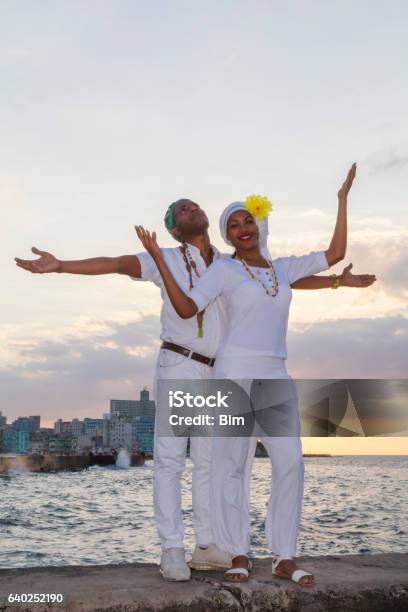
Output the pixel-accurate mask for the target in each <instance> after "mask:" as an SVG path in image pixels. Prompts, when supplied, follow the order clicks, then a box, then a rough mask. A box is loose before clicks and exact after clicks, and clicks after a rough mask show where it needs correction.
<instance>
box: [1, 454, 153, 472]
mask: <svg viewBox="0 0 408 612" xmlns="http://www.w3.org/2000/svg"><path fill="white" fill-rule="evenodd" d="M115 461H116V456H115V455H99V456H98V455H93V456H91V455H10V456H9V457H8V456H7V455H3V456H2V457H0V474H4V473H7V472H8V471H9V470H21V471H24V470H27V471H29V472H55V471H59V470H80V469H83V468H86V467H89V466H91V465H114V464H115ZM143 463H144V457H143V456H142V455H132V461H131V465H132V466H135V465H143Z"/></svg>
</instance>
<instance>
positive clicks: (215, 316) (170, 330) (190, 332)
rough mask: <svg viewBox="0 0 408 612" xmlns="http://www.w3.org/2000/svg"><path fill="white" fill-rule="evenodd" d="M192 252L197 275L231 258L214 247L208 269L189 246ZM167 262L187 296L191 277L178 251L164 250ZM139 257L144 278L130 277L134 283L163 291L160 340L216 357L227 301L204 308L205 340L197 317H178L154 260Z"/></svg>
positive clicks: (149, 257)
mask: <svg viewBox="0 0 408 612" xmlns="http://www.w3.org/2000/svg"><path fill="white" fill-rule="evenodd" d="M188 248H189V251H190V253H191V256H192V258H193V260H194V261H195V262H196V265H197V270H198V273H199V274H200V275H201V277H203V276H204V275H205V274H206V272H207V271H208V270H210V269H211V267H212V266H213V265H214V264H215V262H216V261H218V260H219V259H221V258H224V257H226V258H230V256H228V255H222V254H221V253H220V252H219V251H218V250H217V249H216V248H215V247H213V250H214V262H213V263H212V264H210V266H209V267H208V268H207V266H206V263H205V261H204V259H203V258H202V257H201V253H200V249H198V248H197V247H196V246H194V245H192V244H189V245H188ZM161 252H162V255H163V258H164V261H165V262H166V264H167V266H168V267H169V270H170V272H171V273H172V275H173V278H174V279H175V281H176V283H177V284H178V285H179V287H180V289H182V290H183V291H184V293H186V295H188V293H189V291H190V280H189V274H188V271H187V269H186V262H185V260H184V257H183V254H182V252H181V250H180V249H179V248H177V247H176V248H167V249H161ZM137 257H138V259H139V261H140V266H141V278H136V277H133V276H131V277H130V278H131V279H132V280H137V281H151V282H153V283H154V284H155V285H157V287H159V288H160V291H161V296H162V299H163V304H162V308H161V313H160V322H161V333H160V338H161V339H162V340H167V341H168V342H174V343H175V344H179V345H181V346H184V347H186V348H189V349H191V350H193V351H195V352H197V353H201V355H206V356H207V357H215V356H216V354H217V351H218V347H219V343H220V340H221V336H222V334H223V331H224V329H225V326H226V309H225V300H224V299H223V298H222V297H221V298H219V299H217V300H213V301H212V303H211V304H210V305H209V306H208V308H206V309H205V313H204V319H203V331H204V334H203V337H202V338H199V337H198V325H197V318H196V317H192V318H191V319H182V318H181V317H179V316H178V314H177V313H176V311H175V310H174V308H173V305H172V303H171V302H170V299H169V296H168V295H167V291H166V289H165V287H164V283H163V279H162V277H161V276H160V272H159V270H158V269H157V266H156V263H155V261H154V259H153V258H152V257H151V255H149V253H147V252H146V251H143V252H141V253H137ZM192 279H193V285H195V284H196V283H197V282H198V278H197V276H196V275H195V273H194V271H193V272H192Z"/></svg>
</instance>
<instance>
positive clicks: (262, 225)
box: [220, 202, 272, 259]
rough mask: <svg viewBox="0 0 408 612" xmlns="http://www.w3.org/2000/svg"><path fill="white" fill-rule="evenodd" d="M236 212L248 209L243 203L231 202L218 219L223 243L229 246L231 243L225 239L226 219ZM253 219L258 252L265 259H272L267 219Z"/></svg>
mask: <svg viewBox="0 0 408 612" xmlns="http://www.w3.org/2000/svg"><path fill="white" fill-rule="evenodd" d="M237 210H246V211H247V210H248V209H247V208H246V207H245V204H244V202H232V203H231V204H228V206H227V207H226V208H225V209H224V210H223V212H222V214H221V217H220V232H221V236H222V237H223V238H224V241H225V242H226V243H227V244H229V245H231V244H232V243H231V241H230V240H228V238H227V226H228V219H229V218H230V216H231V215H232V213H234V212H236V211H237ZM254 219H255V223H256V225H257V226H258V230H259V250H260V252H261V255H262V256H263V257H265V258H266V259H272V257H271V254H270V252H269V249H268V234H269V226H268V217H264V218H263V219H258V218H257V217H254Z"/></svg>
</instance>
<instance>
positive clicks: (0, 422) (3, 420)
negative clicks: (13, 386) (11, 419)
mask: <svg viewBox="0 0 408 612" xmlns="http://www.w3.org/2000/svg"><path fill="white" fill-rule="evenodd" d="M6 425H7V417H6V416H2V412H1V410H0V427H5V426H6Z"/></svg>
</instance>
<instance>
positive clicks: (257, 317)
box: [189, 251, 329, 359]
mask: <svg viewBox="0 0 408 612" xmlns="http://www.w3.org/2000/svg"><path fill="white" fill-rule="evenodd" d="M272 264H273V267H274V270H275V274H276V277H277V280H278V283H279V290H278V293H277V295H276V296H275V297H272V296H271V295H268V294H267V293H266V291H265V289H264V287H263V286H262V285H261V283H260V282H259V281H257V280H255V279H252V278H251V277H250V275H249V273H248V271H247V270H246V269H245V268H244V266H243V264H242V263H241V262H240V261H239V260H238V259H232V258H219V259H217V261H215V262H214V263H213V264H212V265H211V266H210V268H208V270H207V272H206V273H205V274H204V276H202V277H201V279H200V280H199V281H198V283H197V284H196V285H195V286H194V288H193V289H192V291H191V292H190V294H189V295H190V297H191V299H192V300H193V301H194V302H195V303H196V305H197V307H198V309H199V310H201V309H202V308H204V307H206V306H207V305H208V304H211V303H213V301H214V300H215V299H216V298H217V300H218V299H219V297H218V296H220V295H222V296H223V297H224V298H225V300H226V308H227V316H228V319H227V326H226V328H225V333H224V335H223V338H222V342H221V345H220V348H219V350H218V353H217V356H218V357H221V356H222V357H229V356H231V357H232V356H243V357H245V356H250V355H274V356H276V357H281V358H283V359H286V357H287V350H286V332H287V328H288V318H289V306H290V302H291V299H292V289H291V287H290V284H291V283H294V282H295V281H296V280H298V279H299V278H304V277H306V276H310V275H312V274H316V273H317V272H321V271H322V270H327V269H328V268H329V264H328V263H327V259H326V256H325V253H324V251H312V252H311V253H309V254H308V255H303V256H301V257H296V256H295V255H292V256H290V257H280V258H278V259H274V260H272ZM251 270H252V272H253V273H254V275H255V276H256V275H258V274H259V275H261V278H262V279H263V282H264V284H266V285H267V286H269V287H271V286H272V285H271V280H270V279H269V275H270V272H269V269H268V268H258V267H251Z"/></svg>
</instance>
